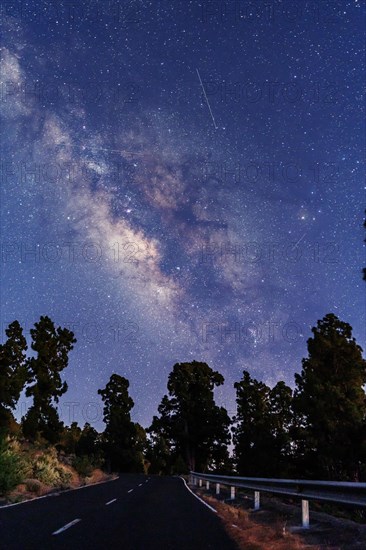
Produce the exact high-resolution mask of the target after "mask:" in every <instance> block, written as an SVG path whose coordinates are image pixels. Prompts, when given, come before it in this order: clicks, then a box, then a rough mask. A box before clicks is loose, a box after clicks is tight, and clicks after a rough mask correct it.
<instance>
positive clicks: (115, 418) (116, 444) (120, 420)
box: [98, 374, 143, 472]
mask: <svg viewBox="0 0 366 550" xmlns="http://www.w3.org/2000/svg"><path fill="white" fill-rule="evenodd" d="M129 385H130V384H129V381H128V380H127V379H126V378H124V377H123V376H120V375H118V374H112V376H111V377H110V380H109V382H108V384H107V385H106V387H105V388H104V390H98V394H99V395H101V397H102V400H103V402H104V409H103V413H104V422H105V424H106V428H105V431H104V434H103V439H104V450H105V454H106V458H107V461H108V464H109V466H110V468H111V469H112V470H118V471H124V472H134V471H143V457H142V454H141V450H140V439H139V438H141V432H139V430H138V428H137V426H136V425H135V424H134V423H133V422H132V421H131V415H130V411H131V409H132V408H133V406H134V402H133V400H132V399H131V397H130V396H129V393H128V388H129Z"/></svg>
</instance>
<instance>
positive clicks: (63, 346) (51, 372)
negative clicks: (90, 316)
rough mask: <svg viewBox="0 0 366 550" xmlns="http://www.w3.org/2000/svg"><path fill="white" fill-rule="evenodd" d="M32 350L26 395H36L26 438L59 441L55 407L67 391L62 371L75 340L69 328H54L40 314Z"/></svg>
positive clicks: (27, 418) (25, 429)
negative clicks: (39, 437) (32, 355)
mask: <svg viewBox="0 0 366 550" xmlns="http://www.w3.org/2000/svg"><path fill="white" fill-rule="evenodd" d="M30 333H31V337H32V345H31V347H32V350H33V351H35V352H36V353H37V355H36V356H35V357H32V358H31V359H30V360H29V370H30V376H31V380H30V382H31V384H32V385H30V386H29V387H28V388H27V390H26V395H27V396H28V397H33V405H32V406H31V407H30V409H29V410H28V412H27V414H26V416H25V418H24V419H23V432H24V435H26V436H27V437H31V438H35V437H37V435H40V436H41V437H43V438H44V439H46V440H47V441H49V442H50V443H55V442H56V441H58V439H59V437H60V435H61V432H62V429H63V423H62V422H60V419H59V416H58V412H57V410H56V408H55V407H54V404H55V403H58V401H59V398H60V397H61V395H63V394H64V393H65V392H66V391H67V383H66V382H62V380H61V376H60V373H61V372H62V371H63V370H64V369H65V368H66V367H67V365H68V354H69V352H70V351H71V350H72V349H73V347H74V346H73V344H74V343H75V342H76V339H75V338H74V334H73V333H72V332H71V331H69V330H68V329H66V328H64V329H62V328H61V327H58V328H57V329H56V328H55V325H54V323H53V321H51V319H50V318H49V317H41V318H40V320H39V322H38V323H35V328H34V329H31V331H30Z"/></svg>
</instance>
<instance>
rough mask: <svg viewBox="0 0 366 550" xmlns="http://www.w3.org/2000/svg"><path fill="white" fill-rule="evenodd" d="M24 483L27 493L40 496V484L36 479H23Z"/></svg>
mask: <svg viewBox="0 0 366 550" xmlns="http://www.w3.org/2000/svg"><path fill="white" fill-rule="evenodd" d="M24 483H25V486H26V487H27V491H30V492H31V493H36V494H37V495H38V496H39V495H40V494H41V492H42V483H41V482H40V481H39V480H38V479H25V480H24Z"/></svg>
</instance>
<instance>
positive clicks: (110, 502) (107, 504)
mask: <svg viewBox="0 0 366 550" xmlns="http://www.w3.org/2000/svg"><path fill="white" fill-rule="evenodd" d="M116 500H117V499H116V498H114V499H112V500H110V501H109V502H106V503H105V505H106V506H109V504H112V503H113V502H116Z"/></svg>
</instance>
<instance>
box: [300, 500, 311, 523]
mask: <svg viewBox="0 0 366 550" xmlns="http://www.w3.org/2000/svg"><path fill="white" fill-rule="evenodd" d="M301 513H302V526H303V527H304V529H308V527H309V524H310V518H309V501H308V500H302V501H301Z"/></svg>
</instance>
